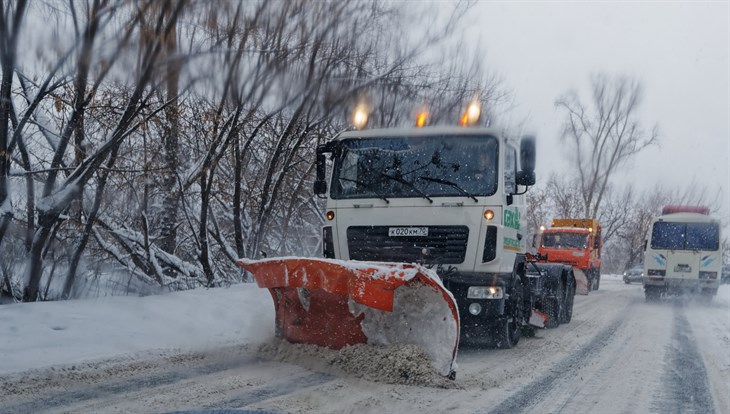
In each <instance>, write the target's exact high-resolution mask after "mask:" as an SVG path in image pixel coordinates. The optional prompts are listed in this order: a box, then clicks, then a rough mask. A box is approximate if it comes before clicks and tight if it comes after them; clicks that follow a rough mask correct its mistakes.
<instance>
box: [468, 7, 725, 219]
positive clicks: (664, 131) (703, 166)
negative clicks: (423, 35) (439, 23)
mask: <svg viewBox="0 0 730 414" xmlns="http://www.w3.org/2000/svg"><path fill="white" fill-rule="evenodd" d="M729 21H730V8H729V7H728V2H727V1H722V2H617V1H611V2H534V1H531V2H479V3H477V4H476V5H475V6H474V9H473V10H472V11H471V12H470V13H469V16H468V18H467V23H468V25H469V29H467V31H466V32H465V35H466V36H467V37H468V38H470V39H473V41H477V42H479V43H480V44H481V46H482V48H483V49H484V51H485V52H486V62H485V66H486V67H487V68H489V69H490V70H493V71H495V72H497V73H499V74H500V75H501V76H502V78H503V80H504V82H505V86H506V87H507V88H508V89H510V90H511V91H512V93H513V97H514V103H515V105H516V107H515V109H514V110H513V111H512V113H511V116H510V117H511V118H512V119H511V121H512V122H516V121H519V120H521V119H523V118H527V119H528V121H527V126H528V128H530V129H531V130H532V131H534V132H535V133H536V134H537V135H538V167H537V173H538V180H540V179H542V180H545V179H547V176H548V174H549V173H550V172H552V171H559V170H560V168H562V167H560V166H561V164H564V163H565V162H567V160H568V158H567V156H566V155H565V154H564V152H561V150H560V140H559V133H560V124H561V118H560V114H559V113H558V112H557V111H556V110H555V108H554V101H555V99H556V98H557V97H558V96H560V95H561V94H563V93H564V92H565V91H567V90H569V89H571V88H573V89H576V90H578V91H579V93H581V95H582V96H583V97H585V98H588V97H589V95H588V93H587V92H588V87H589V81H590V75H591V74H593V73H597V72H604V73H607V74H610V75H614V74H622V75H630V76H634V77H636V78H638V79H640V80H641V82H642V84H643V86H644V100H643V103H642V106H641V108H640V109H641V116H642V119H643V120H644V121H645V122H646V125H647V126H648V127H651V125H652V124H654V123H657V124H658V125H659V128H660V134H661V146H660V147H656V148H650V149H647V150H645V152H644V153H642V154H640V155H639V156H638V157H637V158H636V160H635V161H634V162H633V163H632V165H630V166H629V168H627V170H629V171H627V172H626V173H625V174H622V176H620V177H617V179H618V182H627V181H629V180H630V181H632V182H634V183H635V184H636V185H637V186H638V187H639V188H640V189H647V188H651V187H652V186H655V185H658V184H661V185H664V186H672V185H679V186H682V187H686V186H689V185H690V183H692V182H693V180H694V182H696V183H699V184H704V185H706V186H707V188H708V190H709V191H712V192H713V194H714V193H715V192H717V191H722V200H723V201H722V204H723V205H722V211H721V214H722V216H723V220H724V221H725V223H726V224H727V223H728V221H730V185H729V183H730V169H729V167H728V164H730V104H729V103H728V102H729V100H730V82H729V80H730V63H729V60H730V58H729V56H730V25H729V24H728V22H729ZM584 100H585V99H584Z"/></svg>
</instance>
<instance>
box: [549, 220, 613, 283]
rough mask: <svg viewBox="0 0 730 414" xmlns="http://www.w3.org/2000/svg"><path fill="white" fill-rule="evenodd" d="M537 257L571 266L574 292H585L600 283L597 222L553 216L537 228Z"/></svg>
mask: <svg viewBox="0 0 730 414" xmlns="http://www.w3.org/2000/svg"><path fill="white" fill-rule="evenodd" d="M541 230H542V231H541V234H540V237H539V240H540V242H539V246H538V250H537V253H538V257H539V258H540V260H541V261H543V262H547V263H563V264H566V265H570V266H573V272H574V274H575V279H576V293H578V294H581V295H587V294H588V292H590V291H591V290H598V288H599V287H600V285H601V247H602V240H601V224H600V223H599V222H598V220H596V219H572V218H556V219H553V221H552V223H551V225H550V227H549V228H546V229H541Z"/></svg>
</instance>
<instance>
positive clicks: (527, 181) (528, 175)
mask: <svg viewBox="0 0 730 414" xmlns="http://www.w3.org/2000/svg"><path fill="white" fill-rule="evenodd" d="M517 185H525V186H529V185H535V172H534V171H524V170H523V171H517Z"/></svg>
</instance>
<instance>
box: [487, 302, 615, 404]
mask: <svg viewBox="0 0 730 414" xmlns="http://www.w3.org/2000/svg"><path fill="white" fill-rule="evenodd" d="M623 322H624V317H623V316H619V317H618V318H616V319H614V320H613V321H612V322H611V323H610V324H609V325H608V326H606V327H605V328H603V329H602V330H601V331H599V332H598V333H597V334H596V335H595V336H594V337H593V339H591V340H590V341H589V342H588V343H587V344H585V345H584V346H583V347H581V348H580V351H579V352H575V353H572V354H570V355H569V356H567V357H565V358H563V359H562V360H560V362H558V363H557V364H556V365H555V366H554V367H553V368H552V369H551V370H550V372H549V373H548V374H546V375H543V376H541V377H538V378H537V379H535V380H534V381H532V382H531V383H529V384H528V385H526V386H524V387H522V388H520V389H518V390H517V391H515V392H514V393H512V395H511V396H510V397H508V398H507V399H506V400H504V401H502V402H501V403H500V404H499V405H497V406H496V407H494V408H492V409H487V410H483V411H477V413H478V414H481V413H517V412H523V411H526V410H528V409H529V408H531V407H534V406H536V405H537V404H538V403H539V402H540V401H542V400H543V399H545V398H547V397H548V396H549V394H550V392H551V391H552V390H553V389H555V387H557V386H559V385H560V383H561V382H562V380H566V379H568V378H570V377H572V376H573V374H574V372H575V371H576V370H577V369H579V368H580V367H581V366H583V365H584V364H585V362H587V361H588V360H589V359H590V358H591V357H593V356H594V355H595V354H596V353H597V352H599V351H600V349H601V348H603V347H604V346H605V345H606V343H608V342H609V341H610V340H611V338H612V337H613V336H614V334H615V333H616V331H617V330H618V329H619V327H620V326H621V325H622V324H623Z"/></svg>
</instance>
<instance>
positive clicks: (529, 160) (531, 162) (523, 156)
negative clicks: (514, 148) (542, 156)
mask: <svg viewBox="0 0 730 414" xmlns="http://www.w3.org/2000/svg"><path fill="white" fill-rule="evenodd" d="M535 152H536V151H535V137H533V136H529V135H528V136H524V137H522V141H521V142H520V166H521V167H522V171H535Z"/></svg>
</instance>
